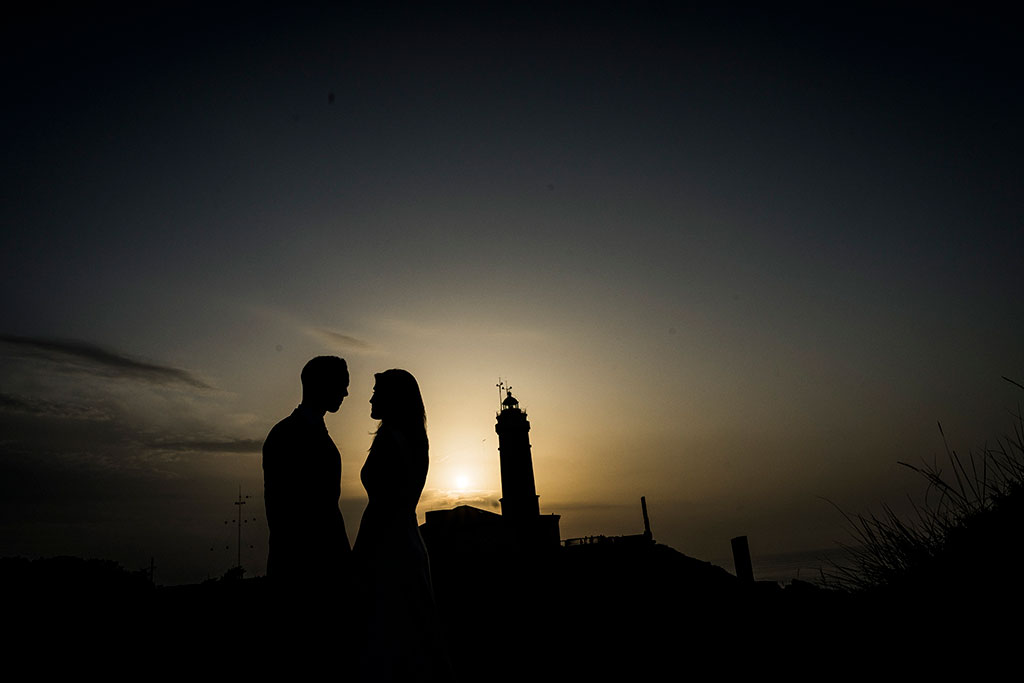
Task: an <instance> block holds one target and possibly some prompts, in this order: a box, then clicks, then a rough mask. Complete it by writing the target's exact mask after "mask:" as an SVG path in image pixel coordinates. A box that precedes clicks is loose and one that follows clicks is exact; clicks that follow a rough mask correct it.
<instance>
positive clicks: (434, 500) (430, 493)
mask: <svg viewBox="0 0 1024 683" xmlns="http://www.w3.org/2000/svg"><path fill="white" fill-rule="evenodd" d="M499 497H500V494H499V493H498V492H497V491H446V490H443V489H425V490H424V491H423V494H422V495H421V496H420V506H421V509H423V510H448V509H451V508H453V507H456V506H458V505H472V506H473V507H477V508H483V509H491V510H500V509H501V505H500V504H499V503H498V498H499Z"/></svg>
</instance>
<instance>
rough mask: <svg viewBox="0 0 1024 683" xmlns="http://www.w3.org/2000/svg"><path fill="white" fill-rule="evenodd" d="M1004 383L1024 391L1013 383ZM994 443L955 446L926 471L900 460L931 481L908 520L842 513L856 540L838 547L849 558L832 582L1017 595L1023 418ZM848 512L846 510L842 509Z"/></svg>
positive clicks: (947, 593) (946, 593)
mask: <svg viewBox="0 0 1024 683" xmlns="http://www.w3.org/2000/svg"><path fill="white" fill-rule="evenodd" d="M1003 379H1005V380H1006V381H1008V382H1010V383H1012V384H1014V385H1016V386H1018V387H1020V388H1021V389H1024V385H1021V384H1019V383H1017V382H1014V381H1013V380H1010V379H1008V378H1005V377H1004V378H1003ZM1013 417H1014V421H1013V429H1012V431H1011V433H1009V434H1008V435H1006V436H1004V437H1001V438H999V439H997V440H996V441H995V443H994V444H991V445H988V444H986V445H985V446H983V447H982V448H981V449H978V450H974V451H969V452H968V453H967V454H966V455H962V454H960V453H957V451H956V450H954V449H952V448H950V446H949V442H948V441H947V440H946V435H945V433H944V432H943V431H942V425H941V423H940V424H939V433H940V434H941V435H942V442H943V445H944V447H945V457H944V458H941V459H940V458H937V459H936V460H935V461H933V462H932V463H931V464H924V465H921V466H915V465H911V464H908V463H905V462H900V465H903V466H904V467H907V468H909V469H911V470H913V471H914V472H916V473H918V474H919V475H921V477H923V478H924V480H925V482H926V483H927V490H926V494H925V496H924V499H923V501H922V502H920V503H914V502H913V501H912V502H911V504H912V508H911V513H910V514H909V515H907V518H906V519H905V518H903V517H901V516H900V515H898V514H897V513H896V512H895V511H893V509H892V508H891V507H889V506H884V507H883V508H882V512H881V514H877V515H876V514H856V515H850V514H847V513H845V512H843V516H844V517H845V518H846V521H847V523H848V525H849V530H850V533H851V535H852V537H853V542H852V543H847V544H840V545H842V546H843V548H844V550H845V551H846V553H847V559H846V560H844V561H842V563H839V564H835V565H833V567H832V569H831V570H830V571H829V572H827V573H826V577H825V578H826V583H828V584H830V585H831V586H832V587H836V588H841V589H845V590H848V591H854V592H868V593H875V594H878V593H885V594H898V595H902V596H906V597H911V598H912V597H914V596H929V599H930V600H931V599H934V598H935V597H936V596H941V597H942V599H947V600H948V599H953V598H955V597H957V596H959V595H968V594H969V595H970V596H972V597H977V598H982V597H996V596H1008V595H1011V594H1012V595H1016V596H1019V595H1020V593H1021V589H1020V587H1019V585H1020V584H1021V579H1020V576H1019V574H1020V572H1019V569H1020V567H1021V559H1022V553H1021V544H1022V543H1024V534H1022V533H1021V532H1022V531H1024V413H1022V411H1021V408H1020V405H1019V404H1018V407H1017V412H1016V413H1015V414H1014V416H1013ZM840 512H842V511H840Z"/></svg>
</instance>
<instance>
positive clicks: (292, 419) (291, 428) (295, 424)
mask: <svg viewBox="0 0 1024 683" xmlns="http://www.w3.org/2000/svg"><path fill="white" fill-rule="evenodd" d="M302 427H303V425H302V421H301V420H299V419H298V418H297V417H296V415H295V413H292V414H291V415H289V416H288V417H286V418H284V419H283V420H281V421H280V422H278V423H277V424H276V425H274V426H273V427H271V428H270V432H269V433H268V434H267V438H266V439H264V441H263V453H264V455H266V453H267V452H268V451H273V450H275V449H276V447H277V446H278V445H279V444H282V443H288V442H293V441H294V440H295V439H296V438H298V436H299V435H300V434H301V433H302V431H303V429H302Z"/></svg>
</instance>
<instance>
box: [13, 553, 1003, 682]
mask: <svg viewBox="0 0 1024 683" xmlns="http://www.w3.org/2000/svg"><path fill="white" fill-rule="evenodd" d="M568 550H569V549H564V548H563V549H562V550H561V551H560V552H558V553H555V554H552V555H549V556H547V557H544V558H536V557H535V558H518V559H516V558H506V559H505V561H503V562H495V561H493V559H494V558H491V561H480V562H476V563H473V562H465V561H462V562H459V563H457V564H448V565H446V564H445V562H443V561H441V562H438V563H437V566H435V568H434V572H435V585H436V593H437V599H438V605H439V612H440V622H441V632H442V637H441V643H442V647H443V649H444V650H445V655H446V657H447V658H448V660H449V661H450V664H451V668H452V674H451V676H450V677H448V678H446V680H459V681H477V680H482V681H483V680H485V681H505V680H510V681H548V680H551V681H577V680H595V681H596V680H613V681H634V680H645V679H650V680H663V679H669V680H682V679H684V678H689V677H692V676H694V675H715V676H723V677H726V678H729V679H732V678H735V677H736V676H744V677H748V676H760V675H763V674H765V673H767V672H769V671H779V672H786V673H788V675H791V676H795V675H796V673H797V672H798V671H803V672H808V671H809V672H815V673H817V674H822V673H827V672H829V671H832V670H835V669H836V668H837V667H839V668H840V669H842V670H844V671H845V670H847V669H851V670H855V669H859V668H873V667H879V666H896V665H897V664H898V665H899V666H909V667H913V670H914V671H918V672H921V671H923V670H925V669H929V668H931V669H932V670H934V669H935V668H940V667H941V668H943V669H944V668H945V667H956V666H957V665H958V662H959V663H960V664H970V663H971V662H972V661H974V659H973V658H976V657H977V656H979V654H978V653H979V652H983V653H984V656H985V661H986V662H991V661H994V660H998V659H999V657H1000V656H1009V653H1011V652H1013V651H1015V650H998V649H997V647H996V643H998V642H999V641H1000V639H1001V638H1003V637H1006V636H1010V635H1012V634H1014V633H1017V634H1019V630H1018V629H1017V628H1016V627H1015V626H1011V628H1009V629H1008V628H1007V627H1006V626H1005V625H1000V623H999V622H998V621H996V620H993V619H992V618H991V615H992V614H993V613H995V612H1001V611H1002V610H1003V609H1004V608H1008V607H1011V606H1008V605H1003V606H994V605H992V604H972V603H970V601H968V602H966V603H959V604H950V603H949V602H948V601H947V600H945V599H944V597H943V596H937V600H936V603H935V605H933V606H932V607H934V609H931V608H929V607H928V606H924V607H923V608H922V607H921V605H920V604H919V603H918V604H917V606H916V607H915V608H914V609H913V610H911V609H908V604H907V603H906V602H905V601H901V600H880V599H878V598H877V597H867V598H866V597H865V596H858V595H851V594H847V593H840V592H836V591H827V590H823V589H820V588H816V587H814V586H811V585H810V584H807V583H802V582H794V583H793V584H791V585H789V586H787V587H786V588H785V589H783V588H781V587H779V586H777V585H775V584H748V585H741V584H740V582H739V581H738V580H737V579H736V578H735V577H734V576H732V575H731V574H729V573H728V572H726V571H725V570H723V569H721V568H720V567H716V566H714V565H711V564H709V563H707V562H701V561H699V560H696V559H694V558H691V557H687V556H685V555H683V554H681V553H678V552H677V551H675V550H673V549H672V548H669V547H667V546H664V545H658V544H653V543H652V544H649V545H644V546H638V547H629V548H624V547H614V546H607V547H602V546H593V547H585V548H577V549H573V551H568ZM33 565H35V566H36V568H37V569H38V572H36V573H34V572H33ZM0 568H3V570H4V571H3V576H2V577H0V578H2V580H3V583H2V585H3V600H4V604H5V605H6V607H7V609H6V610H5V616H6V622H7V625H8V626H9V627H11V626H13V627H14V630H13V631H12V635H11V636H9V637H8V639H7V641H6V643H7V645H8V647H7V650H8V652H10V653H12V655H13V657H14V659H15V660H18V659H21V660H24V661H27V662H29V663H32V664H34V665H35V666H37V667H44V668H45V670H46V671H48V672H51V673H59V672H64V673H76V674H77V673H81V672H83V671H98V672H102V673H103V676H104V677H105V678H107V679H108V680H111V679H112V680H122V679H125V678H136V677H142V676H149V675H152V674H154V673H159V674H172V673H173V675H174V676H175V677H178V676H184V675H187V676H190V677H192V676H196V675H198V674H203V677H207V676H209V675H215V674H217V675H219V674H224V675H228V674H230V675H232V677H240V678H243V679H256V680H271V679H275V680H278V679H282V678H284V679H287V680H303V681H304V680H312V679H316V678H331V679H338V680H354V679H353V678H352V672H351V668H352V667H351V663H352V662H354V661H355V660H356V658H357V656H358V652H357V647H358V646H357V644H356V643H357V638H356V634H357V633H358V627H359V620H358V617H357V615H356V614H353V612H354V605H355V604H356V603H357V600H356V597H357V596H352V595H340V594H339V595H334V596H322V597H321V598H318V599H310V600H308V601H307V602H302V603H298V602H292V603H290V604H289V605H288V606H287V609H286V610H283V611H282V610H280V609H277V607H276V606H275V605H279V603H275V602H274V599H273V595H274V594H273V593H272V592H271V586H270V585H268V582H267V580H266V579H263V578H255V579H234V580H230V579H226V580H219V581H213V582H207V583H204V584H200V585H193V586H177V587H170V588H154V587H153V586H151V585H150V584H148V582H146V581H142V580H140V578H141V577H140V575H139V574H138V573H130V572H126V571H124V570H122V569H120V568H117V567H116V565H114V564H113V563H103V562H99V563H97V562H96V561H84V560H76V559H74V558H62V559H59V560H47V561H41V560H37V561H35V562H34V563H29V562H28V561H26V560H4V561H2V562H0ZM62 574H63V575H62ZM117 577H120V578H117ZM989 592H991V591H989ZM1011 614H1012V612H1011ZM1013 618H1016V615H1013V616H1011V619H1013ZM1012 623H1015V622H1011V624H1012ZM950 643H956V647H952V646H950ZM979 648H980V649H979ZM986 666H987V664H986Z"/></svg>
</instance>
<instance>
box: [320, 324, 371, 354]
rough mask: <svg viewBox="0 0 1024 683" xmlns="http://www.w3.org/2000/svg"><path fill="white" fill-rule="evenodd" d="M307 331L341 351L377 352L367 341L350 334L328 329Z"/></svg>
mask: <svg viewBox="0 0 1024 683" xmlns="http://www.w3.org/2000/svg"><path fill="white" fill-rule="evenodd" d="M306 331H307V332H308V333H309V334H311V335H313V336H314V337H316V338H317V339H319V340H321V341H323V342H325V343H326V344H328V345H329V346H331V347H333V348H336V349H339V350H341V351H360V352H364V353H365V352H369V351H375V350H376V349H375V348H374V346H373V345H372V344H370V343H369V342H367V341H364V340H362V339H359V338H358V337H353V336H351V335H348V334H342V333H341V332H335V331H334V330H331V329H328V328H326V327H310V328H307V329H306Z"/></svg>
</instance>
